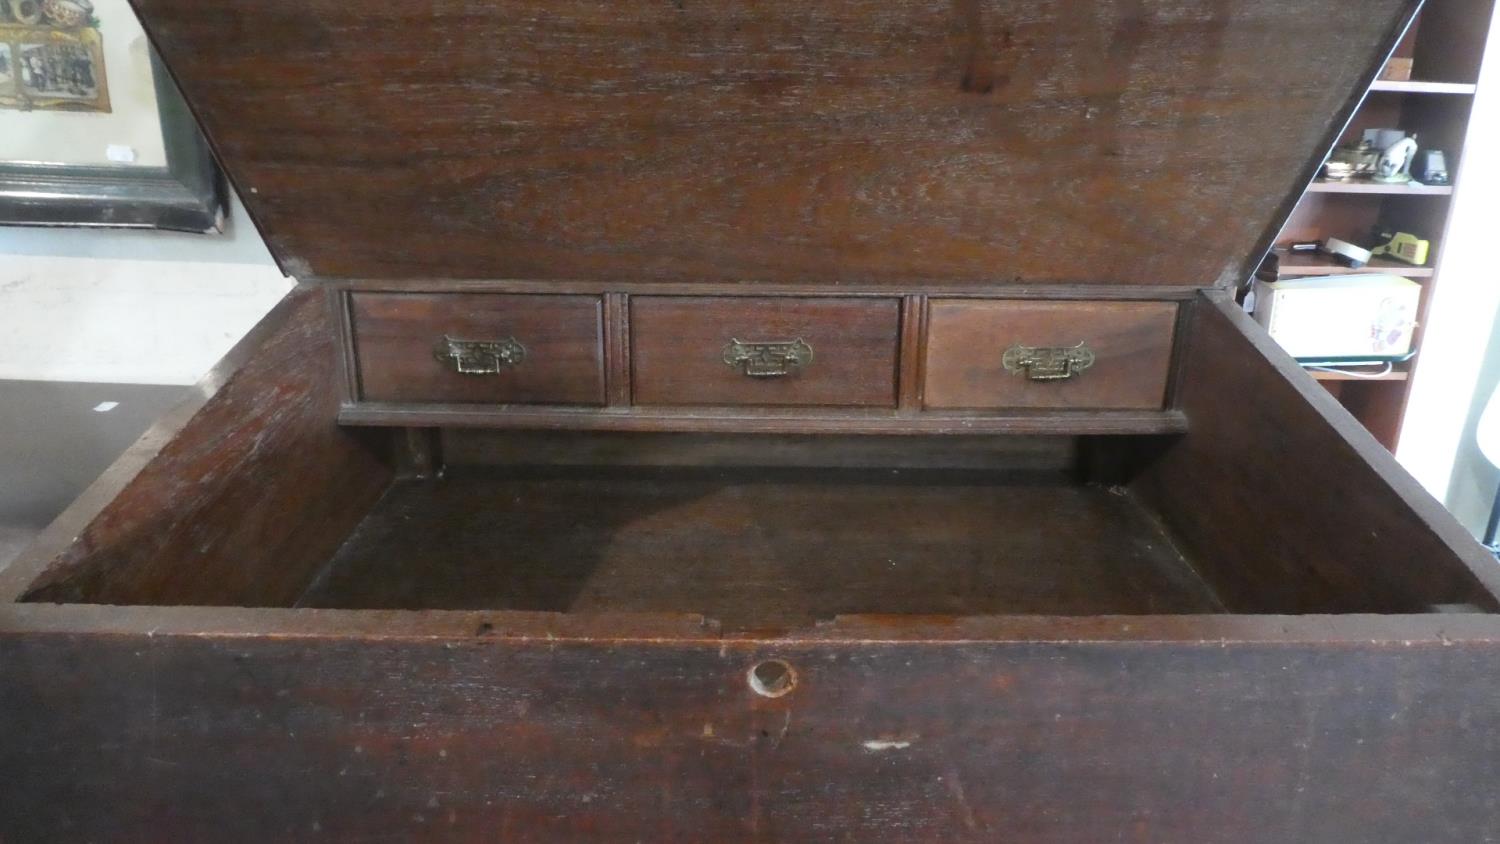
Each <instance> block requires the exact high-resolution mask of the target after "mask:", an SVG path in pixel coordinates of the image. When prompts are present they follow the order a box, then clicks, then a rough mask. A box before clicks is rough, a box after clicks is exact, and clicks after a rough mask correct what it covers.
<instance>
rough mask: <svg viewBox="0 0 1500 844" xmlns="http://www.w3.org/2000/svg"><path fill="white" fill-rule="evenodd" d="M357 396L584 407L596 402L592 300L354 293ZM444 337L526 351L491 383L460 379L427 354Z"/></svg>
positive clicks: (598, 366) (599, 336)
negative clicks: (507, 343)
mask: <svg viewBox="0 0 1500 844" xmlns="http://www.w3.org/2000/svg"><path fill="white" fill-rule="evenodd" d="M351 300H352V301H351V311H352V312H353V324H354V346H355V350H356V352H357V357H358V361H359V381H360V395H361V396H362V397H363V398H365V399H368V400H370V401H416V402H471V403H483V404H508V403H533V404H590V405H599V404H603V403H604V401H605V395H604V314H603V302H602V301H601V300H600V298H599V297H597V296H533V295H516V294H511V295H505V294H446V295H437V294H422V293H355V294H352V296H351ZM445 337H453V338H454V339H459V340H473V341H484V342H498V341H501V340H505V339H507V338H514V339H515V340H516V341H518V342H519V343H520V344H521V345H522V346H523V347H525V349H526V358H525V360H523V361H522V362H521V363H520V364H518V365H515V366H510V367H506V368H504V369H503V370H502V371H501V372H499V373H497V374H493V375H468V374H461V373H458V372H456V371H454V369H453V368H452V367H451V366H449V365H446V364H444V363H443V362H441V361H439V360H438V359H437V358H436V357H435V356H434V354H433V352H434V350H435V349H436V348H437V346H438V344H439V343H441V342H442V340H443V339H444V338H445Z"/></svg>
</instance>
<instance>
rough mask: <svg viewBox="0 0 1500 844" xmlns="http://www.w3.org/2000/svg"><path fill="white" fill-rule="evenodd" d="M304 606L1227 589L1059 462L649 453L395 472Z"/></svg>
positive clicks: (1184, 600) (680, 605)
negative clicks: (705, 462)
mask: <svg viewBox="0 0 1500 844" xmlns="http://www.w3.org/2000/svg"><path fill="white" fill-rule="evenodd" d="M435 537H442V538H443V539H444V541H441V542H436V541H434V538H435ZM298 605H299V606H307V607H331V608H343V609H510V610H530V611H549V612H585V613H587V612H594V613H597V612H646V613H651V612H657V613H695V614H702V615H704V616H706V617H708V618H710V619H713V620H715V621H717V622H719V623H721V624H722V625H723V626H724V627H725V628H731V629H745V628H749V629H757V628H780V627H792V628H796V627H807V626H811V625H812V624H814V623H815V622H816V621H817V620H818V619H825V618H833V617H834V616H836V615H845V614H850V613H877V614H906V615H990V614H1007V613H1012V614H1028V613H1035V614H1043V615H1074V614H1077V615H1110V614H1143V613H1191V612H1211V611H1214V610H1215V609H1217V608H1218V604H1217V602H1216V600H1215V599H1214V598H1213V596H1212V593H1211V592H1210V591H1209V590H1208V589H1207V588H1206V587H1205V586H1204V584H1203V583H1202V582H1201V581H1199V580H1198V579H1197V577H1196V576H1195V575H1194V574H1193V572H1192V569H1191V568H1190V567H1189V565H1188V564H1187V562H1186V561H1184V560H1183V559H1182V558H1181V557H1179V556H1178V555H1177V554H1176V552H1175V551H1174V550H1173V549H1172V546H1171V544H1170V542H1168V541H1167V539H1166V538H1165V537H1164V536H1162V535H1161V534H1160V533H1159V532H1158V529H1157V528H1156V526H1155V523H1154V522H1153V521H1152V520H1151V519H1150V518H1149V517H1147V516H1146V514H1144V513H1142V512H1140V511H1139V510H1138V509H1136V508H1135V507H1134V506H1133V505H1132V504H1131V502H1130V501H1129V500H1128V499H1126V498H1123V497H1120V496H1116V495H1112V494H1110V493H1109V492H1108V491H1107V490H1105V489H1103V488H1100V487H1090V486H1082V485H1078V484H1074V483H1072V482H1071V481H1070V480H1069V479H1068V478H1067V476H1066V475H1064V474H1062V473H1039V474H1030V475H1003V474H1002V475H996V474H974V473H964V472H962V471H958V472H955V471H952V470H950V471H948V472H947V473H946V474H941V475H938V474H934V473H932V472H922V471H910V470H908V471H902V470H894V471H893V470H829V469H819V470H811V471H810V470H807V469H783V470H766V469H761V470H753V469H740V470H733V471H731V470H728V469H715V470H702V469H690V468H688V469H656V470H652V469H647V468H642V467H632V468H629V469H622V470H619V471H609V470H605V469H598V468H594V469H587V468H585V469H565V468H550V469H537V470H531V471H527V470H524V469H519V468H517V469H510V470H506V471H504V472H500V473H498V474H497V473H493V472H491V473H481V472H476V471H474V470H470V471H468V472H467V473H466V472H464V471H462V470H460V469H456V468H453V467H450V469H449V473H448V476H447V477H446V478H444V479H443V480H442V481H438V482H403V483H400V484H398V485H397V486H395V487H394V488H393V489H392V490H391V492H390V493H388V494H387V495H386V496H385V498H383V499H382V500H381V502H380V504H379V505H378V506H376V508H375V509H374V510H373V511H372V512H371V513H370V515H369V516H368V517H367V518H366V519H365V521H364V522H363V523H362V524H361V526H360V527H359V528H358V529H357V530H356V531H355V532H354V534H353V535H352V536H351V537H350V539H349V541H348V542H347V543H346V544H345V545H344V547H343V548H342V549H341V550H340V551H339V553H338V554H336V555H335V556H334V559H333V562H332V564H331V566H330V569H329V571H328V572H327V573H325V574H324V575H323V577H322V578H320V580H319V581H318V583H317V584H316V585H314V586H313V587H312V588H311V589H310V590H309V591H308V593H307V594H306V595H304V596H303V597H302V598H301V599H300V600H299V602H298Z"/></svg>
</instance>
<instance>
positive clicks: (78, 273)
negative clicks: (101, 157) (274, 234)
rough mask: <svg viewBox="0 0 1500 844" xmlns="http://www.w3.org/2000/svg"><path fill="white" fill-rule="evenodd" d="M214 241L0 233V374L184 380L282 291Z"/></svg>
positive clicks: (233, 233) (256, 247)
mask: <svg viewBox="0 0 1500 844" xmlns="http://www.w3.org/2000/svg"><path fill="white" fill-rule="evenodd" d="M290 287H291V282H290V281H289V280H288V279H286V278H284V277H283V276H282V275H281V273H280V271H279V270H277V268H276V265H275V263H274V262H273V261H272V259H271V255H270V253H269V252H267V251H266V247H265V244H264V243H263V242H262V241H261V239H260V236H259V234H257V233H256V231H255V228H254V227H253V226H252V225H250V223H249V219H248V217H246V216H245V212H244V209H243V208H242V207H241V206H240V205H239V204H238V202H235V203H234V205H233V207H232V208H231V211H230V220H229V224H228V227H227V229H226V232H225V234H223V235H194V234H178V233H174V232H149V231H130V230H114V231H111V230H89V229H41V228H14V227H0V379H19V380H42V381H98V382H108V383H127V384H191V383H193V382H195V381H197V380H198V378H199V377H201V376H202V375H203V374H204V373H205V372H207V371H208V369H209V367H211V366H212V365H213V364H214V362H215V361H217V360H218V359H219V358H220V357H222V356H223V354H224V353H225V352H227V351H228V350H229V348H230V347H231V346H233V345H234V343H235V341H237V340H238V339H239V338H240V337H242V336H243V335H244V334H245V332H246V331H248V330H249V329H250V327H251V326H253V325H254V324H255V323H256V321H257V320H259V319H260V318H261V317H262V316H263V315H264V314H265V313H266V311H268V310H270V308H271V306H272V305H274V304H275V303H276V302H277V300H279V299H280V298H281V297H282V296H283V295H285V294H286V291H287V290H288V289H290Z"/></svg>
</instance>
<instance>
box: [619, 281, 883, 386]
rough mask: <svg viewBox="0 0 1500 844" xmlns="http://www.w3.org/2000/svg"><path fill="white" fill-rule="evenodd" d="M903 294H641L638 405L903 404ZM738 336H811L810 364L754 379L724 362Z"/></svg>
mask: <svg viewBox="0 0 1500 844" xmlns="http://www.w3.org/2000/svg"><path fill="white" fill-rule="evenodd" d="M900 311H901V301H900V300H899V299H838V298H811V297H774V298H773V297H766V298H706V297H694V296H635V297H632V298H631V300H630V332H631V368H632V370H633V372H632V383H633V385H634V393H635V402H636V404H638V405H690V406H692V405H696V406H712V405H752V406H759V407H777V406H824V407H829V406H843V407H887V408H893V407H895V405H896V379H897V368H896V359H897V356H898V351H899V345H900V343H899V337H900V330H901V315H900ZM732 340H740V341H744V342H747V343H761V342H791V341H794V340H802V341H804V342H805V343H807V344H808V345H810V346H811V347H812V352H813V358H812V361H811V363H809V364H808V365H807V366H805V367H802V368H800V369H797V370H796V371H794V372H792V373H790V374H788V375H785V376H779V377H751V376H749V375H746V374H745V372H744V371H742V370H740V369H736V368H734V367H731V366H729V365H728V364H726V363H725V362H724V347H725V346H726V345H727V344H728V343H729V342H730V341H732Z"/></svg>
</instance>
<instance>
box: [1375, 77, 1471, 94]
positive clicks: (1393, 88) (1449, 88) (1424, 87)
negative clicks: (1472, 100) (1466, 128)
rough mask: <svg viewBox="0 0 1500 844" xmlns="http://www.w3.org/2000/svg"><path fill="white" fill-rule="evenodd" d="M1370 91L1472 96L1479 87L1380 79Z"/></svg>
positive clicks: (1469, 84)
mask: <svg viewBox="0 0 1500 844" xmlns="http://www.w3.org/2000/svg"><path fill="white" fill-rule="evenodd" d="M1370 90H1371V91H1388V92H1393V93H1398V94H1473V93H1475V92H1477V91H1478V90H1479V86H1478V85H1474V84H1472V83H1468V82H1420V81H1417V80H1411V81H1407V82H1395V81H1391V80H1384V79H1382V80H1380V81H1378V82H1376V83H1375V84H1374V85H1371V86H1370Z"/></svg>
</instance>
